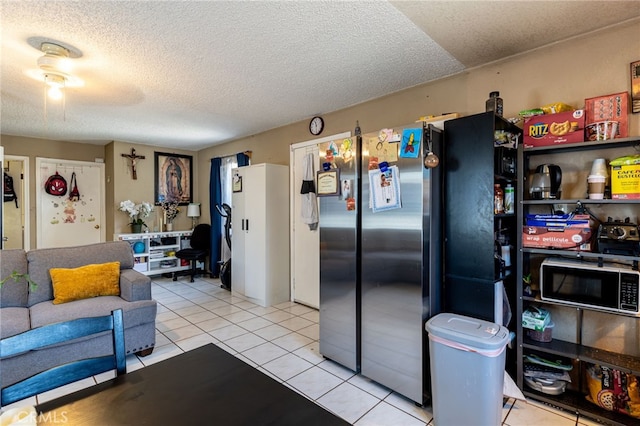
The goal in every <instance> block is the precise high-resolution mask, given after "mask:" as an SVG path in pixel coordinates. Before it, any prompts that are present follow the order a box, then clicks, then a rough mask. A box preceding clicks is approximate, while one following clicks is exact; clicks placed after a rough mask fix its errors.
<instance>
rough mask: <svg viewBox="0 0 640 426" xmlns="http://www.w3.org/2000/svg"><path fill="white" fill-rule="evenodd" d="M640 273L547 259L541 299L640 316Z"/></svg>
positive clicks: (544, 262) (572, 261) (542, 278)
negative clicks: (639, 301)
mask: <svg viewBox="0 0 640 426" xmlns="http://www.w3.org/2000/svg"><path fill="white" fill-rule="evenodd" d="M639 292H640V273H638V271H634V270H632V269H626V268H624V267H620V266H617V265H612V264H604V265H603V266H598V265H597V264H595V263H588V262H581V261H576V260H566V259H557V258H547V259H545V260H544V261H543V262H542V264H541V265H540V296H541V298H542V300H549V301H553V302H559V303H564V304H567V305H573V306H580V307H584V308H590V309H596V310H603V311H609V312H615V313H618V314H622V315H630V316H640V309H639V307H638V293H639Z"/></svg>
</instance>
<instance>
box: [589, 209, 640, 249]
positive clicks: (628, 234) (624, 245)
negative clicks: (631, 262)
mask: <svg viewBox="0 0 640 426" xmlns="http://www.w3.org/2000/svg"><path fill="white" fill-rule="evenodd" d="M597 241H598V252H600V253H605V254H621V255H625V256H638V255H640V235H639V228H638V225H636V224H635V223H631V222H630V220H629V218H626V219H625V221H624V222H622V221H613V220H612V219H611V218H608V219H607V222H604V223H601V224H600V226H599V227H598V239H597Z"/></svg>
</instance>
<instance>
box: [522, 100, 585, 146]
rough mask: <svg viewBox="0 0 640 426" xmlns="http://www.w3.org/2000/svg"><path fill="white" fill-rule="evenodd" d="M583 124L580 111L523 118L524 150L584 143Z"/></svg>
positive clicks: (582, 116)
mask: <svg viewBox="0 0 640 426" xmlns="http://www.w3.org/2000/svg"><path fill="white" fill-rule="evenodd" d="M584 123H585V113H584V110H582V109H577V110H575V111H567V112H560V113H558V114H545V115H534V116H533V117H528V118H525V120H524V125H523V131H524V142H523V145H524V148H525V149H526V148H534V147H538V146H549V145H560V144H565V143H578V142H584Z"/></svg>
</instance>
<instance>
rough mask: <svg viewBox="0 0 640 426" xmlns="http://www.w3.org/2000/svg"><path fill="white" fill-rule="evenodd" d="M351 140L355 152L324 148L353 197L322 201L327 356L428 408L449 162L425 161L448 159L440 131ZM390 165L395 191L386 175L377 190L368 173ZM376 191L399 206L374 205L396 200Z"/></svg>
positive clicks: (323, 159) (417, 129)
mask: <svg viewBox="0 0 640 426" xmlns="http://www.w3.org/2000/svg"><path fill="white" fill-rule="evenodd" d="M405 130H407V131H412V132H413V135H414V137H413V138H411V144H407V145H404V144H403V143H402V141H401V138H402V137H401V135H403V133H404V132H405ZM416 135H419V137H420V140H419V141H418V140H416V139H415V136H416ZM350 139H351V140H352V144H353V145H352V146H353V152H352V153H351V154H346V151H345V150H344V147H345V144H344V143H343V141H341V140H337V141H332V142H326V143H322V144H319V148H320V164H323V165H325V166H326V167H330V168H335V169H337V170H338V171H339V179H340V182H343V181H344V180H348V181H350V182H351V183H352V184H351V185H350V187H351V193H352V194H351V197H345V196H344V194H343V193H341V194H339V195H332V196H323V197H319V202H320V205H319V218H320V221H319V231H320V339H319V341H320V343H319V344H320V353H321V354H322V355H323V356H324V357H326V358H329V359H331V360H333V361H335V362H337V363H339V364H341V365H343V366H345V367H347V368H349V369H351V370H353V371H356V372H358V371H360V372H361V373H362V375H363V376H366V377H368V378H369V379H372V380H374V381H376V382H378V383H380V384H381V385H384V386H386V387H388V388H389V389H392V390H394V391H396V392H398V393H399V394H401V395H404V396H405V397H407V398H409V399H411V400H413V401H415V402H417V403H418V404H425V402H426V401H427V400H428V399H429V398H430V395H429V383H430V376H429V360H428V342H427V341H426V340H425V332H424V324H425V322H426V320H427V319H428V318H430V317H431V316H433V315H435V314H437V313H439V311H440V309H441V307H440V299H441V295H440V291H441V281H442V280H441V275H442V260H441V247H442V237H441V232H442V231H441V229H442V225H441V222H442V212H441V209H442V203H441V201H440V200H441V198H442V197H441V188H442V173H443V164H442V162H440V164H439V165H438V166H436V167H433V168H431V167H426V166H425V161H424V160H425V156H426V155H428V153H429V152H432V153H433V154H434V155H436V156H437V157H439V158H440V159H442V158H444V156H443V151H442V150H443V138H442V132H441V131H440V130H438V129H437V128H436V127H434V126H433V125H429V126H428V128H427V129H426V130H424V129H423V128H422V126H421V125H420V124H418V125H416V124H411V125H407V126H401V127H396V128H394V129H383V131H380V132H378V131H376V132H373V133H367V134H363V135H362V136H361V137H358V138H356V137H353V138H350ZM418 142H419V143H418ZM409 148H410V149H409ZM405 150H406V152H404V153H403V151H405ZM345 154H346V155H345ZM385 163H386V164H385ZM430 165H431V163H430ZM386 166H388V167H389V168H390V169H393V171H394V172H393V173H394V174H392V181H391V183H392V184H393V185H396V184H397V185H398V187H394V188H397V189H398V192H397V193H395V194H394V193H393V191H394V190H392V189H391V187H387V186H384V185H382V183H383V182H385V181H382V175H380V184H381V185H382V186H379V187H378V186H376V187H373V188H372V187H371V184H370V179H369V173H370V170H372V171H373V172H380V171H381V169H380V167H386ZM340 186H342V185H340ZM376 191H377V192H376ZM372 192H373V193H374V194H372ZM376 194H377V195H378V196H381V195H384V196H386V195H387V194H389V195H390V196H391V198H393V199H394V200H395V201H392V202H391V203H390V204H394V203H395V202H396V201H397V203H398V204H397V205H396V204H394V206H396V207H397V208H389V206H385V205H383V206H380V205H377V204H376V205H377V207H372V205H371V204H370V202H371V203H374V204H375V202H376V200H378V201H379V202H382V204H385V201H387V202H388V200H387V199H386V198H385V197H382V198H376V200H373V201H370V197H372V196H374V197H375V196H376ZM395 195H398V197H395ZM349 198H351V199H352V200H351V201H350V200H349ZM349 206H354V207H355V208H350V207H349ZM374 210H375V212H374Z"/></svg>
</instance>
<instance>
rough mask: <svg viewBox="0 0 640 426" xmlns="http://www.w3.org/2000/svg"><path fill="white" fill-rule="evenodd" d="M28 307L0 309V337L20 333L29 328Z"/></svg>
mask: <svg viewBox="0 0 640 426" xmlns="http://www.w3.org/2000/svg"><path fill="white" fill-rule="evenodd" d="M29 328H31V327H30V321H29V309H28V308H2V309H0V339H4V338H5V337H9V336H13V335H16V334H20V333H22V332H23V331H27V330H29Z"/></svg>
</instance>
